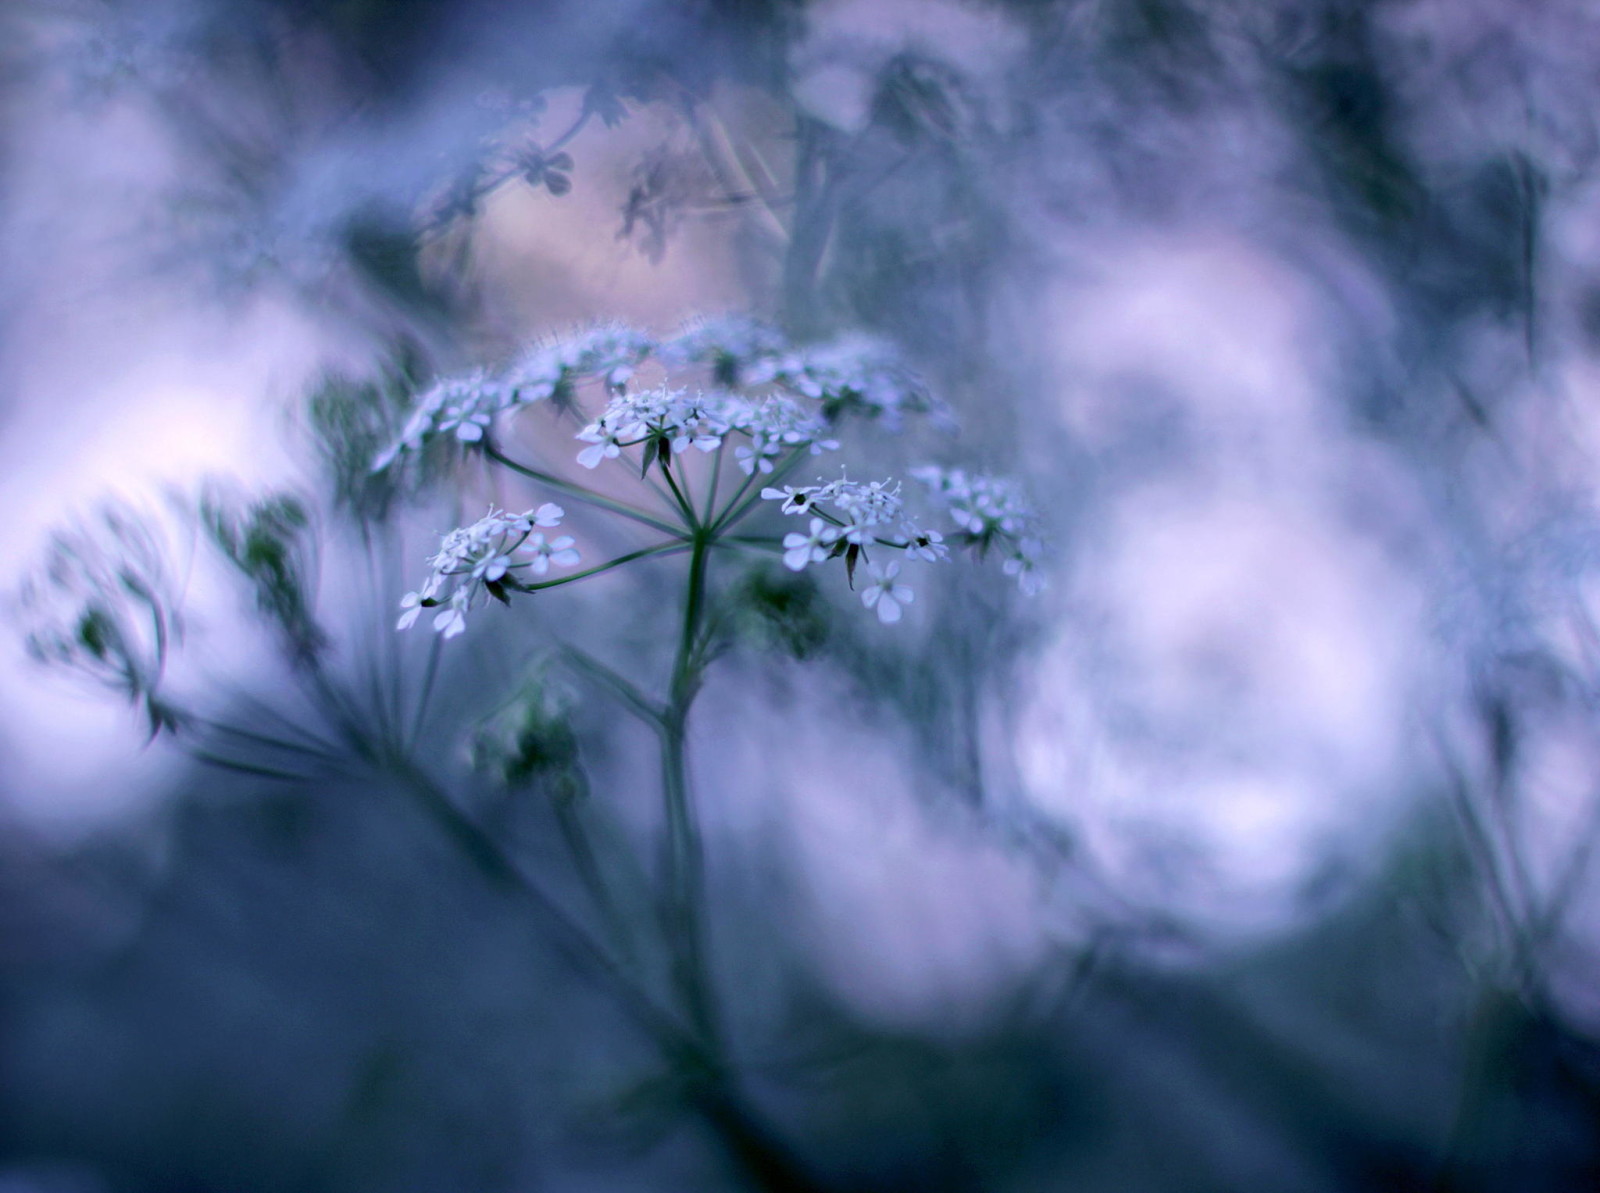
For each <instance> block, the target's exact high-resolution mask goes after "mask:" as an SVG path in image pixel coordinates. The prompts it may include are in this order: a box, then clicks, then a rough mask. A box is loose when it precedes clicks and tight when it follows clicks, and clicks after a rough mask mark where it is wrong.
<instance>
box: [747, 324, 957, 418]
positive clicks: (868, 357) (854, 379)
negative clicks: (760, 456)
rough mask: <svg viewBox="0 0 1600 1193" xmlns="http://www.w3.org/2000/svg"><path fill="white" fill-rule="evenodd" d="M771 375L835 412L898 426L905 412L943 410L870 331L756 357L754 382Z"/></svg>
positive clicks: (831, 414)
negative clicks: (865, 417) (870, 334)
mask: <svg viewBox="0 0 1600 1193" xmlns="http://www.w3.org/2000/svg"><path fill="white" fill-rule="evenodd" d="M769 381H770V382H775V383H777V384H778V385H782V386H785V387H786V388H788V389H792V390H794V391H795V392H797V393H801V394H804V395H805V396H806V397H808V398H814V399H816V400H817V401H819V402H821V403H822V409H823V412H824V413H825V414H826V415H827V416H828V417H829V418H838V417H839V416H840V415H842V414H844V413H846V412H850V413H856V414H864V415H866V416H868V417H869V418H881V419H883V420H884V421H885V422H887V423H889V424H890V425H891V426H893V425H898V423H899V421H900V418H901V416H902V415H905V414H926V413H935V412H936V413H941V414H942V413H943V411H942V408H940V407H939V406H937V405H936V403H935V402H934V400H933V396H932V395H931V394H930V393H929V392H928V390H927V388H926V387H925V386H924V385H923V384H922V382H921V381H920V380H918V378H917V377H916V375H915V374H914V373H913V372H911V370H909V369H908V368H906V366H905V365H904V364H903V363H902V362H901V361H900V359H899V356H898V355H897V354H896V353H895V351H894V350H893V349H892V348H891V347H890V346H889V345H888V344H886V343H884V342H883V341H881V340H876V339H872V338H869V337H867V336H844V337H841V338H840V339H837V340H834V341H832V342H831V343H827V344H818V345H814V346H812V347H808V348H801V349H798V350H796V351H791V352H785V353H780V354H776V355H772V356H766V357H763V358H761V359H759V360H757V361H755V362H754V363H753V364H752V365H751V366H750V370H749V375H748V383H749V384H752V385H760V384H763V383H765V382H769Z"/></svg>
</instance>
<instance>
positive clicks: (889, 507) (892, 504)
mask: <svg viewBox="0 0 1600 1193" xmlns="http://www.w3.org/2000/svg"><path fill="white" fill-rule="evenodd" d="M761 496H762V497H764V498H765V499H766V500H768V501H781V502H782V503H783V505H782V507H781V508H782V511H783V512H784V513H785V514H797V515H805V514H809V515H811V522H810V526H809V527H808V529H807V531H806V532H805V533H799V532H794V533H790V534H787V535H785V536H784V539H783V562H784V565H785V566H787V567H788V568H790V569H791V570H793V571H797V572H798V571H801V570H803V569H804V568H806V567H807V566H809V565H811V564H814V563H824V562H826V561H827V560H830V559H839V558H843V559H844V561H845V569H846V571H847V573H848V575H849V578H850V581H851V583H852V585H853V584H854V582H855V571H856V565H857V563H860V562H865V563H867V567H868V572H869V574H870V575H871V577H872V580H871V583H869V584H868V586H867V587H866V588H864V589H863V590H862V592H861V601H862V604H864V605H866V606H867V607H868V608H869V609H871V608H876V609H877V612H878V618H879V620H880V621H884V622H893V621H899V620H900V608H901V606H902V605H906V604H909V603H910V602H911V599H912V595H913V594H912V591H911V589H909V588H907V587H906V586H905V585H903V584H897V583H895V577H896V576H897V575H898V574H899V571H900V565H899V564H898V563H891V564H889V565H888V567H887V568H880V567H879V566H878V565H877V564H875V563H873V562H871V561H870V560H869V559H868V554H869V552H870V550H871V549H872V548H874V547H885V548H890V549H893V550H899V551H904V552H905V553H906V554H907V555H909V556H910V557H911V558H913V559H922V560H926V561H928V562H930V563H931V562H935V561H937V560H941V559H943V558H945V556H946V553H947V552H946V548H945V545H944V536H943V535H941V534H940V533H939V532H938V531H936V530H924V529H923V528H922V527H920V526H918V525H917V524H916V523H915V522H914V521H912V520H911V518H910V517H908V516H907V514H906V510H905V503H904V501H903V500H902V499H901V495H900V486H899V485H898V484H897V483H894V482H891V481H853V480H850V479H849V478H848V477H840V478H839V479H838V480H834V481H828V482H827V483H826V484H820V485H805V486H795V485H785V486H784V487H783V488H781V489H774V488H768V489H763V490H762V491H761Z"/></svg>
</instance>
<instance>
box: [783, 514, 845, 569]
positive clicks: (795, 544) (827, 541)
mask: <svg viewBox="0 0 1600 1193" xmlns="http://www.w3.org/2000/svg"><path fill="white" fill-rule="evenodd" d="M838 539H839V532H838V531H837V530H836V529H834V528H833V527H832V526H829V525H828V524H827V523H826V522H824V521H823V520H822V519H821V518H812V519H811V533H810V534H788V535H785V536H784V538H783V563H784V566H785V567H787V568H788V569H789V570H790V571H795V572H799V571H803V570H805V566H806V564H808V563H821V562H822V561H823V560H825V559H827V558H828V552H829V551H830V550H831V549H832V547H833V544H834V543H836V542H837V541H838Z"/></svg>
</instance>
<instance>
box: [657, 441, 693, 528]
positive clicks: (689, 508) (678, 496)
mask: <svg viewBox="0 0 1600 1193" xmlns="http://www.w3.org/2000/svg"><path fill="white" fill-rule="evenodd" d="M669 450H670V449H669ZM669 462H670V457H666V456H664V457H662V460H661V475H662V476H664V477H666V478H667V487H668V488H669V489H671V490H672V499H673V500H674V501H676V502H677V503H678V511H679V512H680V513H681V514H683V520H684V522H686V523H687V524H688V526H689V528H690V529H691V530H697V529H699V527H700V519H699V518H697V517H695V513H694V503H693V502H692V501H690V500H689V498H688V497H687V496H685V494H684V491H683V489H680V488H679V487H678V482H677V481H676V480H674V479H673V477H672V469H671V468H670V467H668V464H669ZM683 483H684V486H685V487H687V486H688V484H689V478H688V477H687V476H686V477H684V478H683Z"/></svg>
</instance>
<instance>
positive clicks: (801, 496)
mask: <svg viewBox="0 0 1600 1193" xmlns="http://www.w3.org/2000/svg"><path fill="white" fill-rule="evenodd" d="M821 488H822V487H821V486H820V485H808V486H804V487H798V488H797V487H796V486H794V485H785V486H783V488H781V489H774V488H772V487H771V486H768V487H767V488H765V489H762V490H761V498H762V500H763V501H781V502H783V506H782V511H783V512H784V513H786V514H803V513H805V512H806V511H807V510H809V509H810V508H811V504H812V502H813V501H814V500H815V499H816V496H817V494H818V493H819V492H821Z"/></svg>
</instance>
